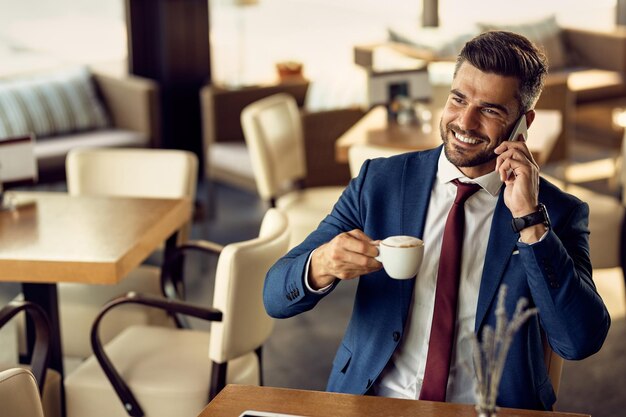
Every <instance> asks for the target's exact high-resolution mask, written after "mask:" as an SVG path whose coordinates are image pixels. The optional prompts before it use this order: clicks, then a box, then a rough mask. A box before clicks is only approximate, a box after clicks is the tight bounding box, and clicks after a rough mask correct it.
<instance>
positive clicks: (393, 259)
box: [376, 235, 424, 279]
mask: <svg viewBox="0 0 626 417" xmlns="http://www.w3.org/2000/svg"><path fill="white" fill-rule="evenodd" d="M423 256H424V241H422V240H421V239H418V238H416V237H413V236H401V235H399V236H390V237H388V238H386V239H384V240H383V241H381V242H380V244H379V245H378V256H377V257H376V260H377V261H378V262H381V263H382V264H383V267H384V268H385V272H387V275H389V276H390V277H391V278H395V279H409V278H413V277H414V276H416V275H417V272H418V271H419V268H420V265H421V264H422V258H423Z"/></svg>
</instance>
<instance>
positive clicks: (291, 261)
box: [263, 161, 370, 318]
mask: <svg viewBox="0 0 626 417" xmlns="http://www.w3.org/2000/svg"><path fill="white" fill-rule="evenodd" d="M369 163H370V161H366V162H365V163H364V164H363V166H362V167H361V172H360V173H359V176H358V177H357V178H355V179H353V180H352V181H351V182H350V184H348V187H347V188H346V189H345V190H344V192H343V194H342V195H341V197H340V198H339V201H337V203H336V204H335V206H334V208H333V210H332V212H331V213H330V214H329V215H328V216H326V218H325V219H324V220H323V221H322V222H321V223H320V224H319V226H318V227H317V229H316V230H315V231H313V232H312V233H311V234H310V235H309V236H308V237H307V238H306V239H305V240H304V242H302V243H301V244H300V245H298V246H296V247H295V248H293V249H292V250H291V251H289V253H287V255H285V256H284V257H282V258H281V259H279V260H278V261H277V262H276V263H275V264H274V265H273V266H272V268H270V270H269V272H268V273H267V276H266V277H265V285H264V287H263V303H264V304H265V309H266V311H267V313H268V314H269V315H270V316H271V317H274V318H287V317H292V316H295V315H296V314H300V313H302V312H304V311H308V310H310V309H312V308H313V307H315V305H316V304H317V303H318V302H319V301H320V300H321V299H322V298H323V297H325V296H326V295H328V294H329V293H331V292H332V289H334V287H335V286H336V285H337V282H338V281H339V280H335V283H334V284H333V287H332V288H331V290H330V291H327V292H325V293H324V294H315V293H312V292H311V291H308V290H307V289H306V286H305V284H304V273H305V267H306V265H307V261H308V259H309V256H310V255H311V252H312V251H313V250H314V249H316V248H318V247H319V246H321V245H323V244H324V243H326V242H329V241H330V240H332V239H333V238H334V237H335V236H337V235H338V234H340V233H343V232H347V231H350V230H353V229H361V230H362V228H363V226H362V224H363V223H362V221H361V220H362V219H361V215H362V213H361V210H360V205H359V200H360V194H361V190H362V188H363V183H364V182H365V178H366V176H367V175H366V174H367V171H368V168H369Z"/></svg>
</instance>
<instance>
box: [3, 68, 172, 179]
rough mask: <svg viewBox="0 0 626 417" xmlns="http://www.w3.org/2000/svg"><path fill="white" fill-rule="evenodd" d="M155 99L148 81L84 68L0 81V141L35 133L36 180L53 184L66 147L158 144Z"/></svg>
mask: <svg viewBox="0 0 626 417" xmlns="http://www.w3.org/2000/svg"><path fill="white" fill-rule="evenodd" d="M157 95H158V87H157V84H156V83H154V82H153V81H151V80H147V79H144V78H140V77H136V76H131V75H128V76H124V77H122V78H116V77H112V76H109V75H105V74H100V73H96V72H91V71H90V70H88V69H87V68H85V67H80V68H70V69H63V70H57V71H54V72H48V73H45V74H36V75H30V76H28V77H12V78H8V79H0V140H2V139H6V138H10V137H15V136H20V135H24V134H34V136H35V138H36V142H35V157H36V159H37V164H38V170H39V179H40V181H43V182H46V181H47V180H56V179H59V178H62V177H63V176H64V172H65V157H66V155H67V153H68V152H69V151H70V150H71V149H74V148H79V147H156V146H158V145H159V132H160V126H159V125H160V121H159V120H160V115H159V106H158V96H157Z"/></svg>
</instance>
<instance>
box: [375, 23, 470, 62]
mask: <svg viewBox="0 0 626 417" xmlns="http://www.w3.org/2000/svg"><path fill="white" fill-rule="evenodd" d="M387 32H388V33H389V40H391V41H394V42H400V43H403V44H406V45H408V46H411V47H413V48H415V49H416V50H418V51H425V52H427V53H428V54H429V55H432V56H433V57H434V58H435V59H436V60H456V56H457V55H458V53H459V52H460V51H461V49H462V48H463V46H464V45H465V42H467V41H468V40H470V39H471V38H473V37H474V36H475V35H476V33H475V32H474V31H464V32H463V31H461V32H457V31H455V30H450V29H444V28H418V27H413V26H410V27H403V26H394V27H390V28H387Z"/></svg>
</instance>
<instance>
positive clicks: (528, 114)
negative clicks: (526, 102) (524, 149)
mask: <svg viewBox="0 0 626 417" xmlns="http://www.w3.org/2000/svg"><path fill="white" fill-rule="evenodd" d="M535 116H536V113H535V110H534V109H531V110H528V111H527V112H526V126H527V127H529V128H530V125H532V124H533V121H534V120H535Z"/></svg>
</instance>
